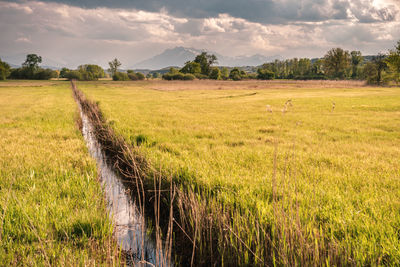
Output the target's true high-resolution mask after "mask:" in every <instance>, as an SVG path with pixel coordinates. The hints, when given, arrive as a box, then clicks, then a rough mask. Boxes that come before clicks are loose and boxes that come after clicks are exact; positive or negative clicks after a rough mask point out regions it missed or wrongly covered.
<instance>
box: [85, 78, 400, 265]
mask: <svg viewBox="0 0 400 267" xmlns="http://www.w3.org/2000/svg"><path fill="white" fill-rule="evenodd" d="M182 84H183V83H182ZM235 86H236V85H235ZM241 86H243V89H235V90H177V91H161V90H152V89H151V88H152V87H153V84H152V83H146V82H142V83H113V82H94V83H83V82H81V83H78V87H79V88H80V89H81V90H83V91H84V92H85V93H86V94H87V95H88V96H89V98H91V99H93V100H96V101H99V102H100V107H101V109H102V111H103V112H104V114H105V116H106V118H107V119H108V121H109V122H110V123H111V124H112V125H113V127H114V129H115V130H116V131H117V133H118V134H121V135H122V136H123V137H124V138H125V140H127V141H128V142H130V143H131V144H133V145H138V144H139V145H140V149H141V152H142V153H143V154H144V155H145V156H146V157H147V158H148V159H149V161H150V162H151V163H152V165H153V166H156V167H158V166H162V168H163V169H165V170H167V171H170V172H178V171H179V170H185V172H188V173H190V174H191V175H192V176H193V177H194V179H195V181H196V183H197V182H198V183H201V184H203V185H205V186H206V187H208V188H209V189H210V191H212V192H214V196H215V198H216V199H217V200H218V202H219V203H224V205H227V206H229V207H235V209H236V210H237V213H238V214H239V215H238V216H239V217H240V216H242V217H240V218H241V219H240V218H239V217H238V218H235V219H233V223H232V225H235V220H237V222H236V224H243V225H242V227H243V228H245V229H247V231H248V232H249V234H248V235H247V236H246V235H242V234H241V236H243V238H247V239H246V240H244V243H246V244H254V243H252V240H250V239H251V238H253V237H251V235H252V233H253V231H254V228H255V226H254V224H253V223H255V222H260V224H261V225H264V226H268V227H271V228H268V227H266V228H265V229H270V231H269V234H270V235H271V237H270V238H271V239H272V241H273V244H274V246H275V248H274V249H275V250H274V253H275V254H274V256H273V257H274V259H275V260H276V262H278V263H279V262H280V263H301V262H307V261H308V262H309V261H312V262H316V263H319V264H329V263H330V262H331V260H332V258H333V257H334V256H335V255H336V256H337V257H338V258H339V260H340V261H341V262H342V263H348V264H356V265H369V264H372V265H375V264H389V265H398V264H400V251H399V248H400V240H399V239H400V161H399V159H400V147H399V145H398V144H399V143H400V135H399V132H400V104H399V103H400V89H399V88H374V87H354V88H335V87H334V86H330V87H329V88H322V87H321V88H318V87H316V86H315V84H314V85H311V84H310V87H309V88H308V87H307V86H305V87H302V88H297V87H296V84H293V86H289V87H285V88H280V89H278V88H276V89H274V88H273V86H272V88H271V89H262V90H261V89H254V88H246V86H247V84H246V83H242V84H241ZM288 99H292V103H293V107H290V108H289V109H288V112H286V113H282V112H281V109H282V108H283V105H284V103H285V102H286V100H288ZM332 102H335V109H334V110H333V111H332ZM266 105H271V107H272V109H273V113H269V112H267V111H266V108H265V106H266ZM275 154H276V164H275V165H276V166H275V167H274V155H275ZM274 172H276V174H275V175H274ZM246 224H247V225H246ZM249 236H250V237H249ZM254 238H256V237H254ZM249 246H250V245H249ZM259 246H260V247H255V248H254V247H252V248H253V249H254V250H255V251H253V252H254V253H256V254H258V251H262V250H263V249H265V248H263V247H262V246H263V244H259ZM318 250H323V251H325V252H321V251H318ZM259 255H264V254H262V252H260V254H259ZM310 255H311V256H310ZM242 256H243V257H248V256H245V255H242ZM307 257H308V259H307ZM319 257H321V258H319ZM244 262H246V260H244Z"/></svg>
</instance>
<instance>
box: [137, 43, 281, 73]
mask: <svg viewBox="0 0 400 267" xmlns="http://www.w3.org/2000/svg"><path fill="white" fill-rule="evenodd" d="M203 51H205V50H199V49H194V48H185V47H181V46H179V47H175V48H172V49H167V50H165V51H164V52H162V53H161V54H159V55H156V56H154V57H151V58H149V59H146V60H144V61H141V62H139V63H136V64H135V65H134V66H132V68H134V69H151V70H156V69H162V68H165V67H166V66H179V67H182V66H183V65H184V64H185V63H186V62H187V61H190V60H193V59H194V58H195V57H196V56H197V55H198V54H200V53H201V52H203ZM206 52H208V53H211V54H214V55H216V56H217V58H218V65H219V66H229V67H233V66H258V65H261V64H263V63H265V62H270V61H273V60H275V59H282V57H281V56H263V55H259V54H257V55H253V56H238V57H228V56H223V55H219V54H217V53H214V52H210V51H206Z"/></svg>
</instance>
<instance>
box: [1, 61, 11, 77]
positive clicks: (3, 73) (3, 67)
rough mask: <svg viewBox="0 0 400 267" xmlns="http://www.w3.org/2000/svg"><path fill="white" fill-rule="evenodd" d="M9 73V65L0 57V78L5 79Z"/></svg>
mask: <svg viewBox="0 0 400 267" xmlns="http://www.w3.org/2000/svg"><path fill="white" fill-rule="evenodd" d="M10 74H11V68H10V65H8V64H7V63H6V62H3V61H1V59H0V80H5V79H7V78H8V76H9V75H10Z"/></svg>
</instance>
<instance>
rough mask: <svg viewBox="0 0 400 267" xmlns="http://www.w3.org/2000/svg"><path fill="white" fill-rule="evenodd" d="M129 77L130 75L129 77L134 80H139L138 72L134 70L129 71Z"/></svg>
mask: <svg viewBox="0 0 400 267" xmlns="http://www.w3.org/2000/svg"><path fill="white" fill-rule="evenodd" d="M128 77H129V79H131V80H132V81H137V80H138V76H137V75H136V73H134V72H128Z"/></svg>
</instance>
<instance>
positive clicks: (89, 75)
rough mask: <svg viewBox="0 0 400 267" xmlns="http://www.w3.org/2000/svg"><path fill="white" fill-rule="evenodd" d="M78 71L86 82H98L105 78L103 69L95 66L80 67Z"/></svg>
mask: <svg viewBox="0 0 400 267" xmlns="http://www.w3.org/2000/svg"><path fill="white" fill-rule="evenodd" d="M78 71H79V72H80V73H81V74H82V79H83V80H85V81H93V80H98V79H99V78H103V77H104V76H105V73H104V70H103V68H102V67H100V66H98V65H94V64H85V65H80V66H79V67H78Z"/></svg>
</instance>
